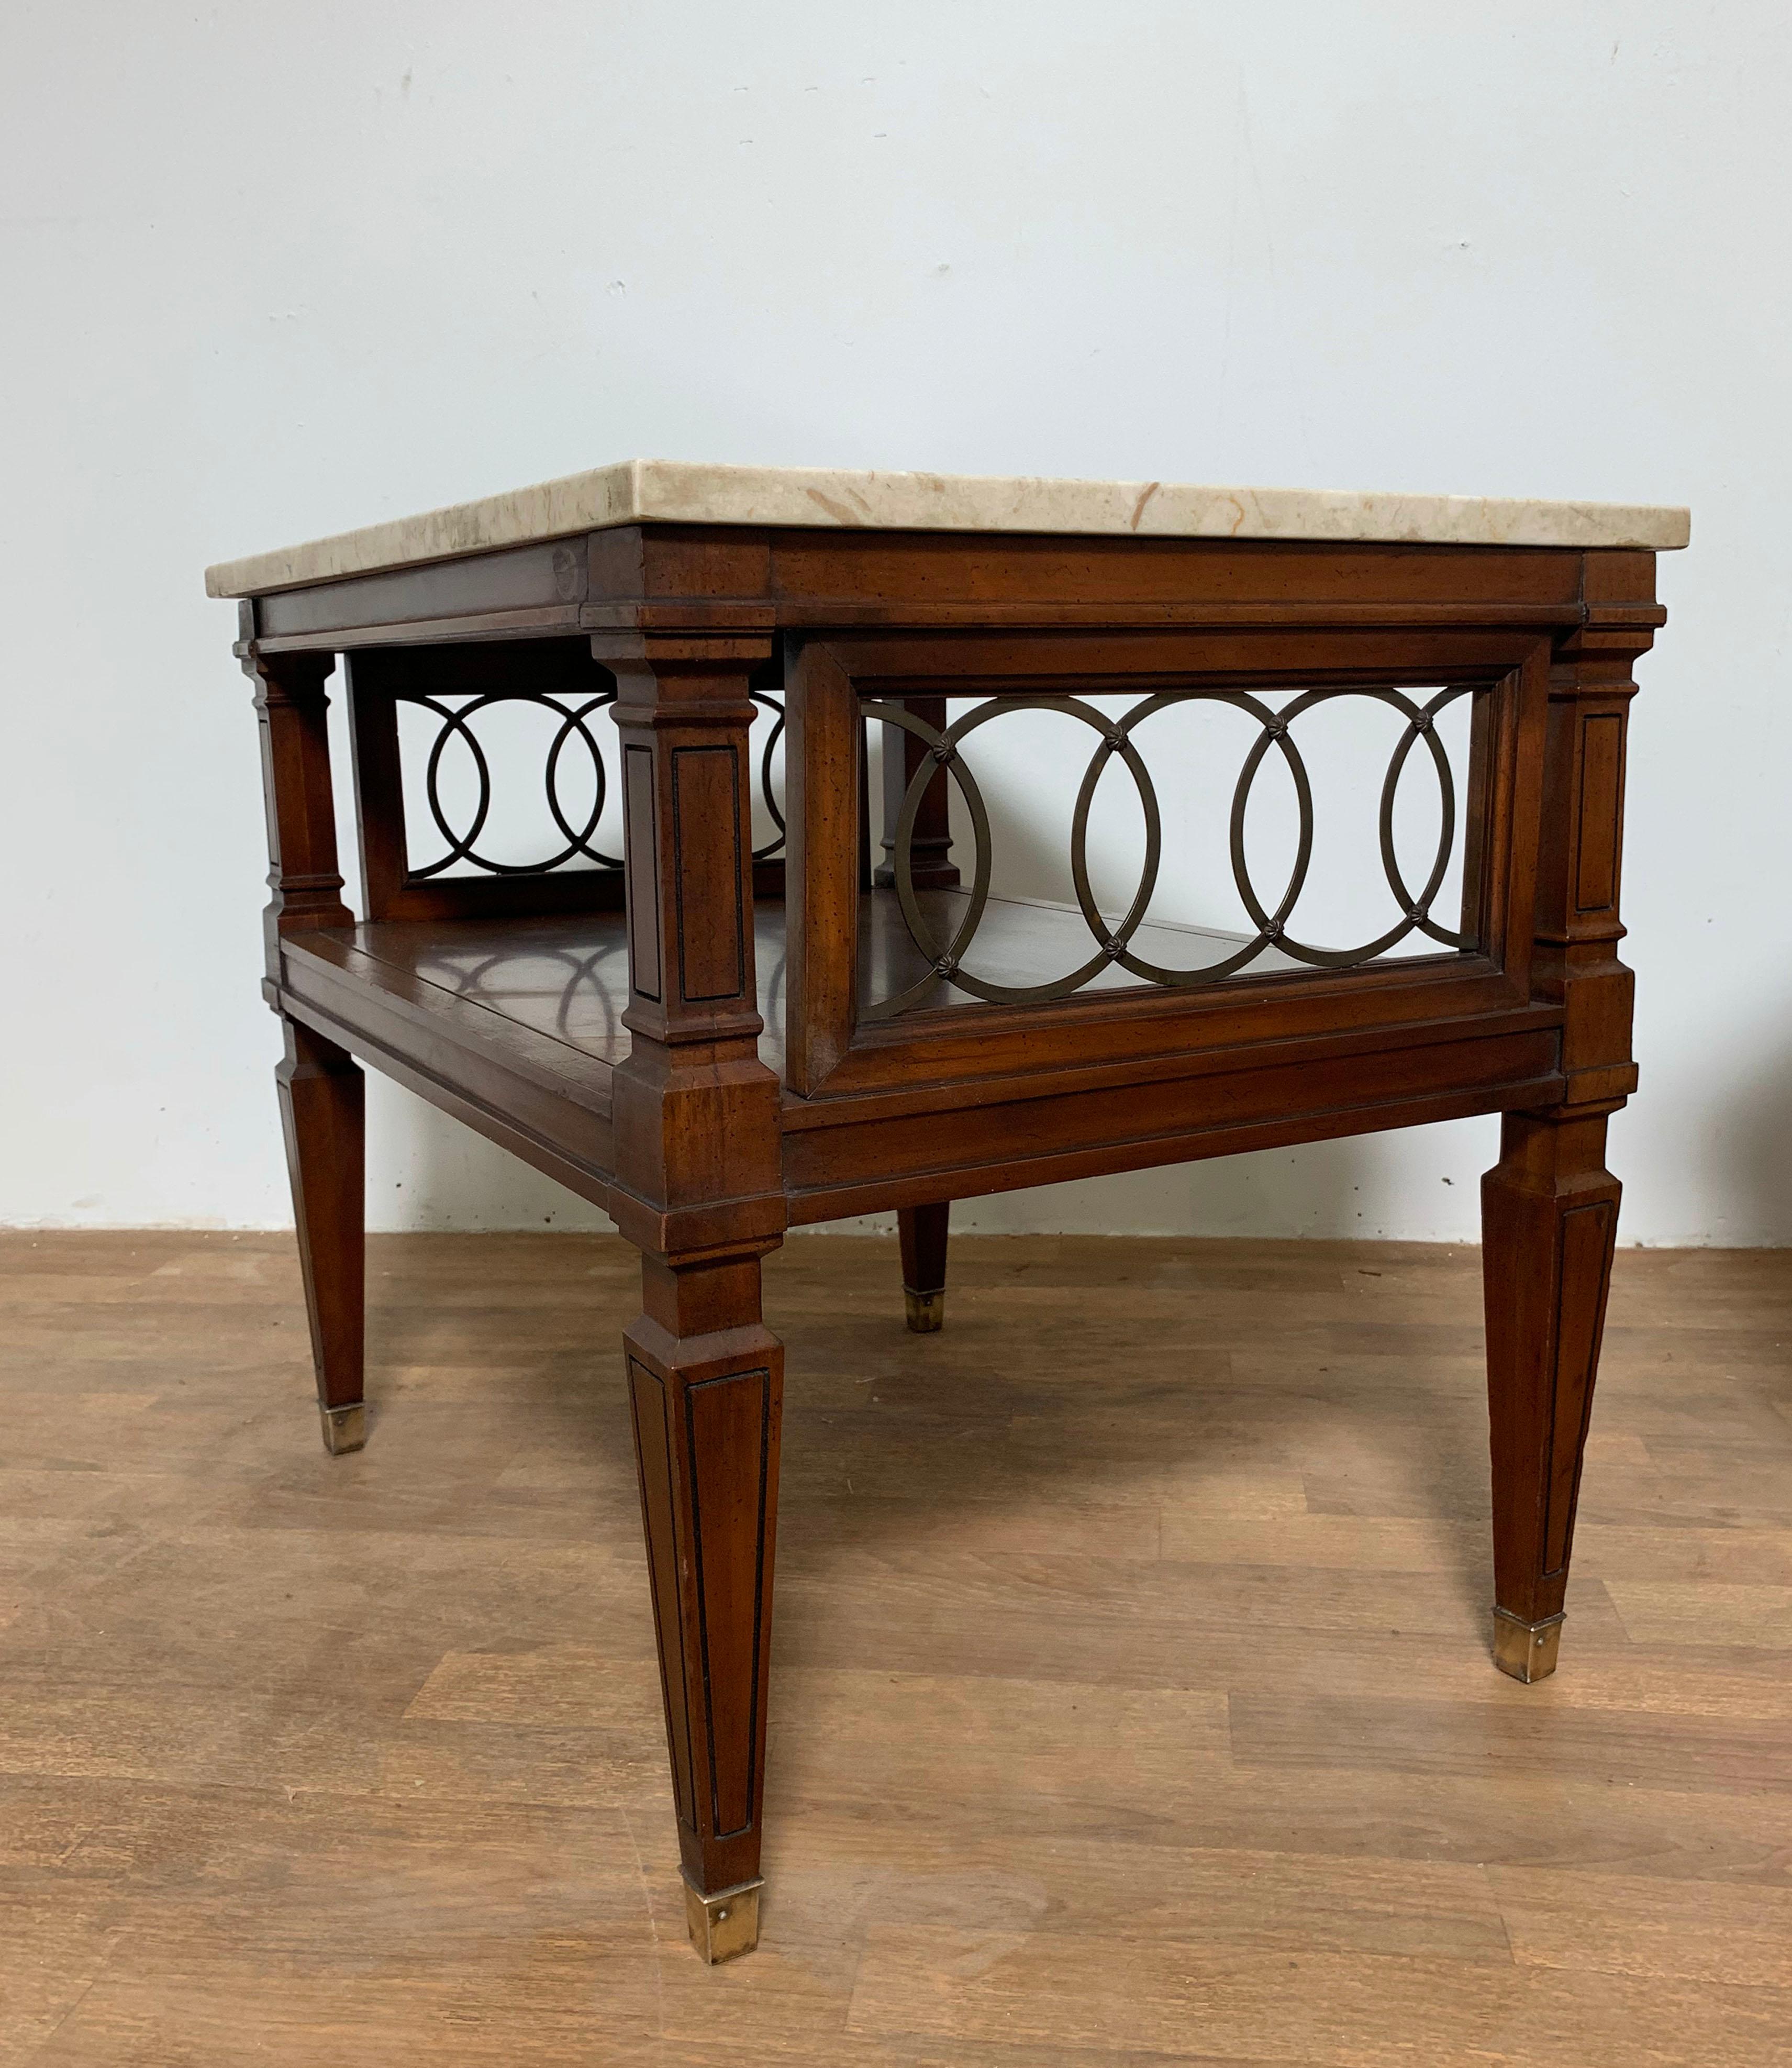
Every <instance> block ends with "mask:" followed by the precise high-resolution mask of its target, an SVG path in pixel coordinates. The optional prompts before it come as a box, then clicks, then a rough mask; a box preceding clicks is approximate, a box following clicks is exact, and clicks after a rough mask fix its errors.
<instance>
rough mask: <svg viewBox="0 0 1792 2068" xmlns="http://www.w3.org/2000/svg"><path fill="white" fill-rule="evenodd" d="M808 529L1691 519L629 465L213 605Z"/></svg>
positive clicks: (1401, 530) (409, 530)
mask: <svg viewBox="0 0 1792 2068" xmlns="http://www.w3.org/2000/svg"><path fill="white" fill-rule="evenodd" d="M635 523H667V524H801V525H818V526H821V527H851V528H853V529H858V530H878V531H1051V532H1069V533H1082V534H1086V535H1091V536H1094V535H1102V536H1114V535H1119V536H1124V535H1129V534H1130V535H1134V536H1137V537H1139V538H1158V539H1326V540H1340V539H1382V540H1388V541H1394V542H1398V543H1403V544H1415V545H1452V546H1463V545H1469V546H1635V547H1643V548H1653V549H1655V550H1657V551H1662V552H1667V551H1672V549H1673V548H1676V547H1679V546H1684V544H1685V543H1686V541H1687V534H1688V513H1687V512H1686V511H1684V510H1678V509H1661V508H1652V507H1648V506H1647V505H1640V504H1639V505H1631V504H1629V503H1542V502H1529V501H1523V500H1513V499H1497V498H1493V497H1489V496H1475V495H1380V494H1374V493H1370V494H1354V493H1350V492H1348V491H1340V490H1335V489H1308V488H1203V487H1198V486H1192V485H1190V484H1187V483H1183V482H1167V481H1050V480H1046V479H1043V478H1039V477H1037V476H1034V475H1030V474H1016V475H1001V476H997V475H979V474H890V473H885V472H882V471H870V472H856V471H852V470H844V469H837V468H816V467H785V466H700V465H697V464H694V463H692V462H687V461H683V460H662V459H634V460H623V461H621V462H618V463H617V465H615V466H601V467H597V468H594V469H593V470H592V471H591V472H590V473H589V474H567V475H565V476H564V478H562V479H560V480H558V481H544V482H538V483H537V484H536V486H534V487H532V488H518V489H513V490H512V491H511V492H510V493H509V494H508V495H487V496H484V497H482V498H481V499H480V500H479V501H478V502H476V503H454V504H451V505H450V507H448V508H447V509H446V510H431V511H426V512H425V513H424V515H422V516H420V517H400V518H395V519H393V520H391V521H390V522H389V523H384V524H369V525H368V526H366V527H365V528H364V529H362V530H360V531H342V532H339V533H338V534H337V535H336V536H335V537H334V538H330V539H313V540H312V541H311V542H310V543H308V544H306V545H302V546H287V547H284V548H281V549H280V550H279V552H271V553H255V554H251V555H250V556H249V557H248V558H247V559H246V560H226V561H222V562H221V563H220V564H218V566H216V567H214V568H207V569H206V593H207V594H208V595H209V596H261V595H265V594H267V592H269V591H270V590H273V589H282V588H303V587H305V586H306V585H307V584H310V583H312V582H323V581H335V580H340V579H341V578H342V577H343V576H346V575H365V574H377V573H378V572H381V570H383V569H385V568H402V567H413V566H416V565H418V564H422V563H423V562H425V561H429V560H457V559H458V558H460V557H461V556H463V555H465V554H468V553H483V552H491V550H492V549H493V548H496V547H503V546H522V545H528V544H532V543H535V542H536V541H537V540H540V539H562V538H566V537H568V536H569V535H572V534H573V533H576V532H580V531H603V530H605V529H607V528H608V527H611V526H613V525H617V524H635Z"/></svg>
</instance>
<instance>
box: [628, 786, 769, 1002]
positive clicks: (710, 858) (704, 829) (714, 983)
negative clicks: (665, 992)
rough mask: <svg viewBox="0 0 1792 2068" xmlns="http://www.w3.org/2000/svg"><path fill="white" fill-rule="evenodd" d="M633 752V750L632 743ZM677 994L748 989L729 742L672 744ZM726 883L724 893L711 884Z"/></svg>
mask: <svg viewBox="0 0 1792 2068" xmlns="http://www.w3.org/2000/svg"><path fill="white" fill-rule="evenodd" d="M635 751H640V750H638V749H637V750H635ZM672 841H673V849H674V871H675V881H676V885H677V892H676V899H675V910H676V914H677V920H678V995H679V997H680V998H681V999H682V1000H683V1002H684V1003H686V1005H709V1004H714V1003H718V1002H719V1001H721V1000H723V999H730V998H739V996H740V995H741V994H742V993H743V991H745V990H746V988H747V952H746V941H747V915H746V912H745V910H744V908H743V902H742V898H741V890H740V759H739V755H738V754H737V753H736V752H735V749H734V748H733V747H674V749H673V750H672ZM723 884H726V885H731V888H732V891H733V895H732V896H729V895H728V894H727V891H724V892H723V894H722V895H721V896H719V897H718V896H716V895H715V892H714V889H712V886H714V885H723Z"/></svg>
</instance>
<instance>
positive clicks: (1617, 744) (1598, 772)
mask: <svg viewBox="0 0 1792 2068" xmlns="http://www.w3.org/2000/svg"><path fill="white" fill-rule="evenodd" d="M1623 767H1624V721H1623V719H1621V718H1620V717H1619V715H1618V714H1617V713H1616V712H1615V711H1611V712H1595V713H1594V715H1593V716H1592V717H1590V718H1588V719H1585V720H1583V721H1582V725H1581V785H1580V857H1579V861H1578V867H1577V869H1576V874H1575V882H1574V903H1575V906H1576V908H1577V909H1578V910H1580V911H1582V912H1609V911H1610V910H1611V908H1612V906H1614V905H1615V904H1616V903H1617V902H1618V813H1619V804H1620V800H1622V798H1623Z"/></svg>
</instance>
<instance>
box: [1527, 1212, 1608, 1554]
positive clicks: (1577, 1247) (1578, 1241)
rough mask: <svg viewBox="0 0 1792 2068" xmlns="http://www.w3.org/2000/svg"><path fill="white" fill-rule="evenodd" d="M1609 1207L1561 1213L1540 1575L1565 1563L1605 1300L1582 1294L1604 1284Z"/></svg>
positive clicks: (1591, 1397)
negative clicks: (1557, 1313) (1557, 1311)
mask: <svg viewBox="0 0 1792 2068" xmlns="http://www.w3.org/2000/svg"><path fill="white" fill-rule="evenodd" d="M1611 1219H1612V1210H1611V1207H1610V1206H1609V1205H1608V1204H1607V1203H1606V1202H1605V1201H1604V1200H1603V1199H1602V1200H1600V1201H1599V1202H1598V1203H1596V1204H1594V1205H1592V1206H1586V1207H1571V1208H1570V1210H1569V1211H1568V1212H1566V1214H1564V1215H1562V1235H1561V1242H1562V1260H1561V1264H1560V1266H1559V1276H1558V1284H1559V1287H1560V1292H1561V1301H1562V1305H1561V1313H1560V1317H1559V1319H1558V1322H1557V1326H1556V1354H1555V1406H1554V1414H1553V1415H1552V1417H1551V1427H1552V1430H1553V1432H1554V1435H1553V1442H1552V1449H1551V1455H1550V1486H1549V1495H1548V1501H1547V1504H1546V1508H1545V1512H1544V1519H1543V1574H1544V1577H1545V1578H1546V1579H1547V1578H1550V1577H1552V1576H1553V1575H1554V1574H1555V1573H1559V1572H1560V1571H1561V1570H1562V1568H1563V1566H1565V1565H1566V1564H1567V1562H1568V1544H1569V1533H1570V1529H1571V1528H1572V1526H1573V1523H1574V1487H1575V1482H1576V1480H1577V1479H1578V1476H1579V1472H1580V1459H1581V1446H1582V1443H1584V1442H1585V1441H1586V1419H1587V1411H1588V1410H1589V1408H1590V1406H1591V1405H1592V1399H1593V1371H1594V1364H1595V1362H1596V1361H1597V1359H1598V1357H1599V1326H1600V1323H1601V1321H1602V1320H1603V1305H1604V1303H1603V1301H1600V1300H1599V1299H1589V1298H1587V1297H1586V1290H1587V1288H1589V1287H1591V1286H1598V1285H1600V1284H1603V1282H1604V1276H1605V1258H1606V1250H1607V1247H1608V1246H1609V1244H1610V1243H1611Z"/></svg>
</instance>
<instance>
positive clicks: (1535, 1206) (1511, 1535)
mask: <svg viewBox="0 0 1792 2068" xmlns="http://www.w3.org/2000/svg"><path fill="white" fill-rule="evenodd" d="M1605 1136H1606V1116H1605V1114H1604V1113H1594V1114H1591V1115H1589V1116H1586V1117H1571V1118H1560V1117H1552V1118H1542V1117H1537V1116H1536V1115H1533V1114H1529V1113H1509V1114H1507V1116H1506V1117H1505V1125H1504V1132H1503V1136H1502V1139H1501V1157H1500V1162H1499V1163H1498V1165H1497V1167H1496V1168H1495V1169H1493V1170H1490V1171H1489V1173H1488V1174H1487V1175H1486V1177H1485V1179H1483V1180H1482V1181H1481V1224H1482V1233H1483V1242H1484V1248H1483V1252H1482V1262H1483V1270H1484V1273H1485V1289H1486V1298H1487V1382H1488V1401H1489V1410H1490V1414H1491V1421H1492V1434H1493V1595H1494V1607H1493V1649H1494V1659H1495V1662H1496V1663H1497V1665H1498V1666H1499V1667H1500V1669H1501V1671H1502V1672H1505V1673H1509V1674H1510V1675H1512V1676H1513V1679H1518V1680H1541V1679H1543V1678H1544V1676H1545V1675H1546V1674H1550V1673H1553V1672H1554V1671H1555V1665H1556V1653H1557V1650H1558V1646H1559V1643H1560V1641H1561V1636H1562V1598H1563V1595H1564V1594H1565V1592H1566V1588H1567V1584H1568V1560H1569V1555H1570V1550H1571V1548H1572V1545H1573V1541H1574V1506H1575V1502H1576V1499H1577V1497H1578V1493H1579V1488H1580V1473H1581V1459H1582V1452H1583V1451H1584V1449H1585V1446H1586V1431H1587V1424H1588V1420H1589V1418H1590V1414H1591V1411H1592V1406H1593V1382H1594V1374H1595V1372H1596V1371H1597V1370H1598V1367H1599V1338H1600V1334H1601V1332H1602V1330H1603V1327H1604V1323H1605V1308H1606V1293H1607V1287H1608V1285H1609V1284H1610V1281H1611V1255H1612V1246H1613V1242H1614V1240H1615V1236H1616V1232H1617V1226H1618V1201H1619V1186H1618V1181H1617V1180H1616V1179H1615V1178H1614V1177H1613V1176H1612V1175H1611V1173H1610V1172H1609V1171H1608V1170H1607V1169H1606V1167H1605Z"/></svg>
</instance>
